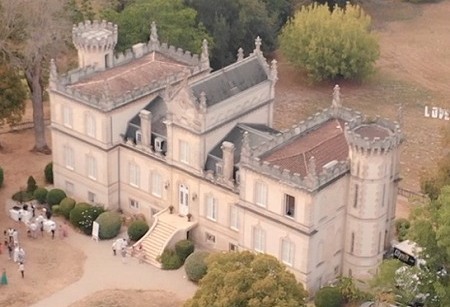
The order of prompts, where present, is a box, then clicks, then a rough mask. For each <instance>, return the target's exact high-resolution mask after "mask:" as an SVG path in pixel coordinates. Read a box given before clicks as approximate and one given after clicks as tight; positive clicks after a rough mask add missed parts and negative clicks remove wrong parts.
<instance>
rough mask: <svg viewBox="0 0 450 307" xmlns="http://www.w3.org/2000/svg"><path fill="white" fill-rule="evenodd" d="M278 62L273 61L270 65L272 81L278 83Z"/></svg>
mask: <svg viewBox="0 0 450 307" xmlns="http://www.w3.org/2000/svg"><path fill="white" fill-rule="evenodd" d="M277 63H278V62H277V60H275V59H273V60H272V62H271V64H272V65H270V79H271V80H272V81H277V80H278V65H277Z"/></svg>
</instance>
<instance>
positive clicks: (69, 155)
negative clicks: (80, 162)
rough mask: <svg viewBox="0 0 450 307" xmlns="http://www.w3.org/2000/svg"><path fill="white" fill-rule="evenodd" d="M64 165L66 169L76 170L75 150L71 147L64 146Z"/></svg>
mask: <svg viewBox="0 0 450 307" xmlns="http://www.w3.org/2000/svg"><path fill="white" fill-rule="evenodd" d="M64 163H65V164H66V168H68V169H70V170H73V169H74V168H75V157H74V153H73V149H72V148H71V147H69V146H64Z"/></svg>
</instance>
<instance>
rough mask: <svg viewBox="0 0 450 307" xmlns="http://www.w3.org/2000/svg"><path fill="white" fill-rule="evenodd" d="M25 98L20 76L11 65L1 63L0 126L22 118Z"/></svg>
mask: <svg viewBox="0 0 450 307" xmlns="http://www.w3.org/2000/svg"><path fill="white" fill-rule="evenodd" d="M0 63H1V61H0ZM25 98H26V90H25V87H24V85H23V83H22V80H21V79H20V76H19V75H18V74H17V72H16V71H15V70H14V69H13V68H12V67H11V66H10V65H8V64H3V65H2V64H0V127H2V126H3V125H4V124H5V123H7V124H9V125H12V124H15V123H17V122H20V121H21V120H22V115H23V113H24V112H25ZM0 148H1V145H0Z"/></svg>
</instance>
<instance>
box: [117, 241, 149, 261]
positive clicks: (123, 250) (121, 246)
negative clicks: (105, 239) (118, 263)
mask: <svg viewBox="0 0 450 307" xmlns="http://www.w3.org/2000/svg"><path fill="white" fill-rule="evenodd" d="M128 244H129V242H128V240H127V239H125V238H119V239H117V240H115V241H114V242H113V244H112V251H113V255H114V256H116V255H117V253H118V252H120V255H121V256H122V262H123V263H125V262H126V257H127V253H128V251H129V250H130V255H131V256H132V257H134V256H137V257H138V258H139V263H143V262H144V261H145V252H144V250H143V246H142V244H139V247H138V248H137V250H136V248H135V246H131V247H128Z"/></svg>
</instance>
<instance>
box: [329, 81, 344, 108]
mask: <svg viewBox="0 0 450 307" xmlns="http://www.w3.org/2000/svg"><path fill="white" fill-rule="evenodd" d="M331 106H332V107H334V108H338V107H341V106H342V104H341V88H340V87H339V85H338V84H336V85H335V86H334V88H333V101H332V102H331Z"/></svg>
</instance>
